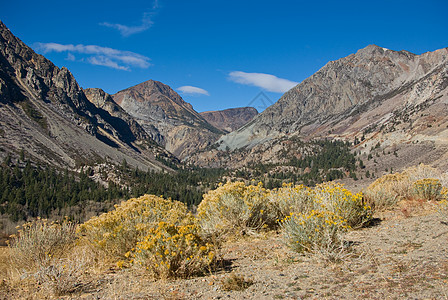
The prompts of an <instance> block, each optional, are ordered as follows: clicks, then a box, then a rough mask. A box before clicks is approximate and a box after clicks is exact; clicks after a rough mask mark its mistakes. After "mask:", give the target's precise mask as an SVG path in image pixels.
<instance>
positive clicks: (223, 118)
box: [200, 107, 258, 133]
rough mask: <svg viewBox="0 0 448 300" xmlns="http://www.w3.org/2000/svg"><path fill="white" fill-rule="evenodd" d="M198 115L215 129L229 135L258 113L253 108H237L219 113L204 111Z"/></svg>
mask: <svg viewBox="0 0 448 300" xmlns="http://www.w3.org/2000/svg"><path fill="white" fill-rule="evenodd" d="M200 115H201V116H202V117H203V118H204V119H205V120H206V121H207V122H209V123H210V124H212V125H213V126H215V127H216V128H219V129H221V130H223V131H226V132H227V133H229V132H232V131H234V130H237V129H238V128H240V127H241V126H243V125H245V124H246V123H248V122H250V121H251V120H252V119H253V118H254V117H255V116H256V115H258V111H257V110H256V109H255V108H253V107H238V108H229V109H225V110H219V111H205V112H201V113H200Z"/></svg>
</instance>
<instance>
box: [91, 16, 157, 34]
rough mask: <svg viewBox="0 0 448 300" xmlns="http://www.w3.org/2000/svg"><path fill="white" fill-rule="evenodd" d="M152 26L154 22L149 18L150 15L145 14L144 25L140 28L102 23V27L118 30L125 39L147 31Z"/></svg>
mask: <svg viewBox="0 0 448 300" xmlns="http://www.w3.org/2000/svg"><path fill="white" fill-rule="evenodd" d="M152 24H153V22H152V21H151V18H150V17H149V15H148V14H144V16H143V18H142V23H141V24H140V25H138V26H127V25H123V24H117V23H115V24H114V23H109V22H103V23H100V25H101V26H106V27H109V28H114V29H116V30H118V31H119V32H120V34H121V35H122V36H124V37H128V36H130V35H133V34H136V33H140V32H143V31H146V30H148V29H149V28H151V26H152Z"/></svg>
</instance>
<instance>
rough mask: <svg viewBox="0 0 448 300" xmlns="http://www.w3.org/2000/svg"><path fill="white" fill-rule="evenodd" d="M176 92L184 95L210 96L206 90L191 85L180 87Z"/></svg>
mask: <svg viewBox="0 0 448 300" xmlns="http://www.w3.org/2000/svg"><path fill="white" fill-rule="evenodd" d="M177 90H178V91H181V92H182V93H184V94H190V95H206V96H210V94H209V93H208V92H207V91H206V90H204V89H201V88H198V87H195V86H191V85H184V86H181V87H179V88H177Z"/></svg>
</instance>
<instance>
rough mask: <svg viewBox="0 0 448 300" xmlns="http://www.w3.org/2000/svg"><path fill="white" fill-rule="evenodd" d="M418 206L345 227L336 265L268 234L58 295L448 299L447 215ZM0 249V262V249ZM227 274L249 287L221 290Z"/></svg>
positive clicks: (14, 294) (10, 294) (18, 295)
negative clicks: (187, 261) (187, 270)
mask: <svg viewBox="0 0 448 300" xmlns="http://www.w3.org/2000/svg"><path fill="white" fill-rule="evenodd" d="M416 205H417V206H418V205H420V206H419V207H417V206H416ZM416 205H410V204H405V205H401V206H400V207H398V208H397V209H396V210H395V211H392V212H387V213H383V214H378V215H377V217H378V219H376V222H374V224H373V225H372V226H370V227H368V228H364V229H360V230H355V231H351V232H349V233H348V234H347V236H346V240H347V242H350V244H351V245H352V247H351V252H350V255H349V256H348V257H346V258H345V259H344V260H343V261H342V262H339V263H328V262H325V261H322V260H319V259H317V258H316V257H314V256H302V255H298V254H296V253H294V252H292V251H290V250H289V249H288V248H287V247H286V246H285V245H284V244H283V243H282V240H281V236H280V235H278V234H274V233H272V234H269V235H267V236H263V237H257V238H253V237H250V238H249V237H247V238H245V239H243V240H239V241H234V242H228V243H226V244H225V245H224V247H223V249H222V255H223V258H224V261H225V264H224V265H223V267H222V268H221V269H219V270H217V271H215V272H212V273H211V274H209V275H207V276H203V277H196V278H192V279H183V280H182V279H179V280H164V281H154V280H152V279H150V278H148V277H147V276H145V275H143V274H137V273H136V272H135V271H133V270H126V269H125V270H121V271H120V270H113V269H111V270H110V271H109V272H106V273H102V274H99V275H95V276H93V277H92V276H90V277H86V280H85V283H84V284H82V285H80V288H79V289H78V290H77V292H76V293H74V294H72V295H70V296H64V297H59V298H57V299H448V217H447V216H446V215H442V214H440V213H437V212H436V211H434V209H433V207H432V206H431V204H424V205H423V204H416ZM422 205H423V206H425V207H423V206H422ZM0 254H1V257H0V260H2V261H3V264H2V265H1V266H2V267H4V261H5V259H6V257H7V255H6V252H5V251H4V249H3V251H2V252H1V253H0ZM232 276H233V277H237V278H240V279H242V280H243V281H244V282H246V283H247V285H248V287H247V288H246V289H245V290H243V291H236V290H229V291H228V290H225V288H226V285H225V284H223V282H225V281H226V280H228V279H229V278H232ZM87 278H89V279H87ZM2 284H3V285H5V284H6V283H5V282H3V283H2ZM33 289H34V291H33ZM0 291H1V290H0ZM3 291H5V292H6V291H7V294H3V297H0V298H3V299H40V298H49V299H50V298H51V297H50V296H46V295H45V294H43V293H42V292H40V291H39V288H38V287H30V290H29V291H28V292H25V291H24V290H22V291H21V290H20V289H18V288H13V287H12V288H9V289H3ZM53 299H56V298H53Z"/></svg>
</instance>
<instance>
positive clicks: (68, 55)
mask: <svg viewBox="0 0 448 300" xmlns="http://www.w3.org/2000/svg"><path fill="white" fill-rule="evenodd" d="M66 60H69V61H75V60H76V57H75V56H74V55H73V54H72V53H70V52H69V53H68V54H67V58H66Z"/></svg>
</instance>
